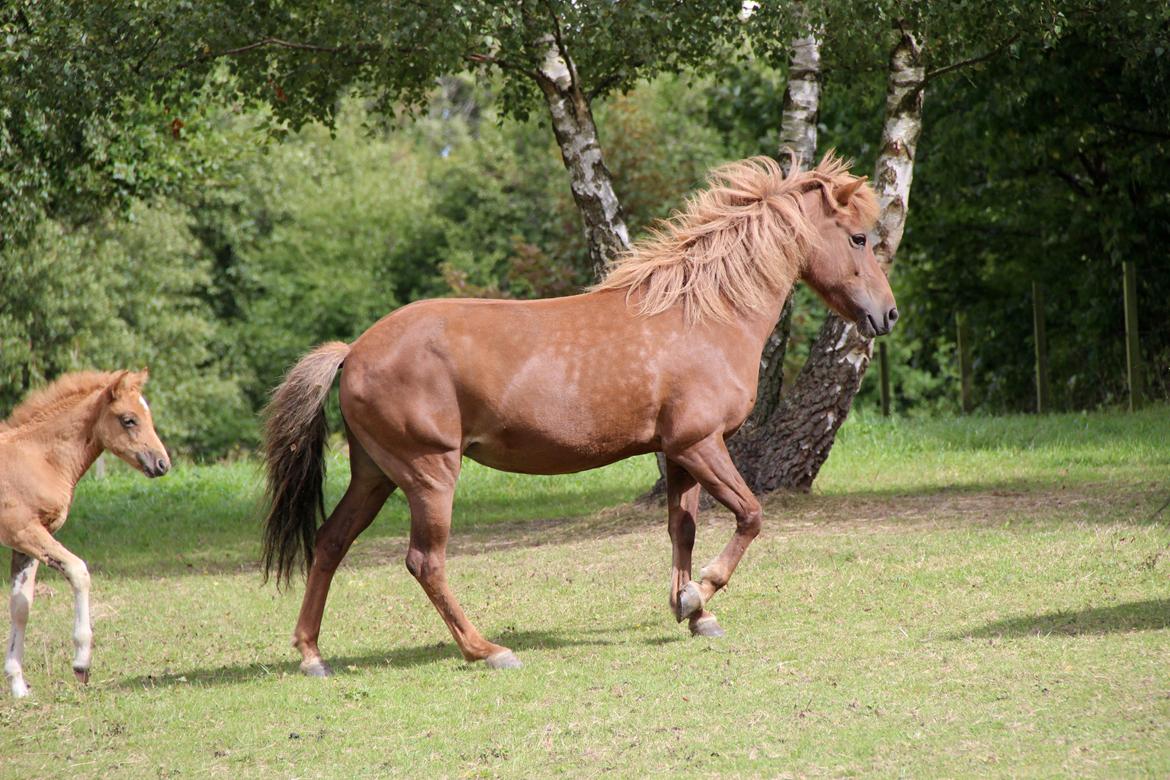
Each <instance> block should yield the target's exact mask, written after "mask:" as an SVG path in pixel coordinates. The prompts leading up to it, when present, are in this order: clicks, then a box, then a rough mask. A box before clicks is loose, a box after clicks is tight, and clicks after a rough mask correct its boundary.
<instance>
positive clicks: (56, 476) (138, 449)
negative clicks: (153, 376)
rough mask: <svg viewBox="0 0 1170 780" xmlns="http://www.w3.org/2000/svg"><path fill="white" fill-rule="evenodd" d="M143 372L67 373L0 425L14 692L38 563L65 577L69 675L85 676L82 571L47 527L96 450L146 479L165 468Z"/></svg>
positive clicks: (20, 684)
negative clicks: (69, 595) (69, 594)
mask: <svg viewBox="0 0 1170 780" xmlns="http://www.w3.org/2000/svg"><path fill="white" fill-rule="evenodd" d="M146 379H147V373H146V371H141V372H137V373H133V372H130V371H118V372H114V373H108V372H97V371H94V372H80V373H75V374H66V375H65V376H63V377H61V378H60V379H58V380H57V381H56V382H53V383H52V384H50V385H49V386H47V387H45V388H43V389H41V390H39V391H37V392H35V393H33V394H32V395H31V396H29V398H28V399H27V400H26V401H25V402H24V403H22V404H21V405H20V406H18V407H16V409H14V410H13V411H12V414H11V415H10V416H9V417H8V419H7V420H5V421H4V422H3V423H0V544H2V545H4V546H5V547H11V548H12V580H13V582H12V598H11V600H10V602H9V611H10V612H11V615H12V633H11V635H10V636H9V638H8V653H7V656H6V657H5V659H4V672H5V674H7V675H8V679H9V681H10V683H11V686H12V695H13V696H16V697H22V696H27V695H28V692H29V689H28V685H27V684H26V683H25V681H24V669H23V666H22V663H23V660H24V632H25V627H26V626H27V625H28V613H29V610H30V609H31V608H32V602H33V591H34V586H35V583H36V577H37V565H38V564H40V563H44V564H45V565H46V566H49V567H51V568H54V569H56V570H57V571H59V572H61V573H62V574H64V575H65V579H67V580H69V585H70V586H71V587H72V588H73V607H74V618H73V646H74V648H75V650H76V655H74V657H73V672H74V674H76V675H77V679H78V680H80V681H81V682H83V683H84V682H89V663H90V652H91V649H92V646H93V628H92V626H91V625H90V619H89V569H87V568H86V565H85V562H84V561H83V560H81V559H80V558H78V557H77V556H76V555H74V554H73V553H71V552H69V550H67V549H65V547H64V546H63V545H62V544H61V543H60V542H58V541H57V540H56V539H54V538H53V534H55V533H56V532H57V530H58V529H60V528H61V526H62V525H64V524H65V518H66V516H67V515H68V514H69V505H70V504H72V503H73V490H74V488H75V487H76V486H77V481H78V480H79V479H81V476H82V475H83V474H85V472H86V471H88V470H89V467H90V466H91V465H93V462H94V461H95V460H96V459H97V456H98V455H101V454H102V451H103V450H109V451H111V452H113V453H114V454H115V455H117V456H118V457H119V458H121V459H122V460H124V461H126V462H127V463H129V464H130V465H131V466H133V467H134V468H136V469H138V470H140V471H142V472H143V473H144V474H146V476H148V477H160V476H162V475H163V474H166V473H167V470H168V469H170V464H169V463H168V462H167V453H166V449H165V448H164V447H163V444H162V442H161V441H159V439H158V435H157V434H156V433H155V432H154V421H153V419H152V418H151V416H150V408H149V407H148V406H147V404H146V399H145V398H144V397H143V396H142V386H143V385H144V384H145V383H146Z"/></svg>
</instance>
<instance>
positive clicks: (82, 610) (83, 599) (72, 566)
mask: <svg viewBox="0 0 1170 780" xmlns="http://www.w3.org/2000/svg"><path fill="white" fill-rule="evenodd" d="M17 543H18V544H19V545H20V547H21V549H23V550H24V551H25V553H26V554H28V555H31V556H33V557H35V558H37V559H38V560H39V561H41V562H42V563H44V564H45V565H46V566H48V567H50V568H53V569H56V570H57V571H59V572H61V573H62V574H64V575H65V579H67V580H69V585H70V586H71V587H72V588H73V648H74V651H75V652H74V655H73V673H74V674H75V675H77V679H78V680H80V681H81V682H83V683H87V682H89V664H90V657H91V655H92V653H93V625H92V623H91V622H90V617H89V569H88V568H86V565H85V561H83V560H81V559H80V558H78V557H77V556H76V555H74V554H73V553H71V552H69V550H67V549H66V548H65V545H63V544H61V543H60V542H58V541H57V540H56V539H54V538H53V535H52V534H50V533H49V532H48V530H47V529H46V528H45V527H44V526H42V525H39V524H34V525H32V526H31V527H29V528H27V529H26V530H25V531H24V532H23V533H21V534H19V535H17Z"/></svg>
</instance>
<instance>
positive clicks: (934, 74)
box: [923, 33, 1020, 83]
mask: <svg viewBox="0 0 1170 780" xmlns="http://www.w3.org/2000/svg"><path fill="white" fill-rule="evenodd" d="M1019 39H1020V34H1019V33H1016V34H1015V35H1013V36H1012V37H1010V38H1008V39H1007V40H1006V41H1004V42H1003V43H1001V44H1000V45H999V46H996V47H995V48H994V49H991V50H990V51H986V52H984V53H983V54H980V55H979V56H978V57H971V58H970V59H966V60H959V61H958V62H952V63H951V64H950V65H944V66H942V67H941V68H938V69H937V70H932V71H931V72H930V73H927V74H926V78H925V79H924V80H923V82H924V83H925V82H929V81H931V80H932V79H936V78H938V77H939V76H943V75H946V74H947V73H950V72H951V71H955V70H960V69H962V68H967V67H970V66H971V65H978V64H979V63H981V62H987V60H989V59H991V58H992V57H995V56H996V55H997V54H999V53H1000V52H1002V51H1003V50H1004V49H1006V48H1007V47H1009V46H1011V45H1012V44H1013V43H1015V42H1016V41H1018V40H1019Z"/></svg>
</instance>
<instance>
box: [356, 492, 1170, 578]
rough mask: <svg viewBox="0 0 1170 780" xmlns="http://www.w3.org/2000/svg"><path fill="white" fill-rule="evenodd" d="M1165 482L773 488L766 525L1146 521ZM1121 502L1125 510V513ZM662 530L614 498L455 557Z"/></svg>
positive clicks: (393, 553) (364, 561)
mask: <svg viewBox="0 0 1170 780" xmlns="http://www.w3.org/2000/svg"><path fill="white" fill-rule="evenodd" d="M1164 492H1165V489H1164V488H1163V487H1162V486H1160V485H1158V484H1157V483H1140V484H1133V485H1128V486H1118V485H1117V484H1088V485H1078V486H1076V487H1070V488H1060V489H1044V490H1035V491H1024V490H1001V489H989V490H970V489H963V490H953V491H951V490H944V491H938V492H934V493H928V494H922V493H915V494H907V495H894V494H888V493H881V494H851V495H846V496H819V495H815V494H812V495H810V494H775V495H772V496H769V497H768V498H766V499H765V501H764V513H765V520H764V534H765V535H767V536H775V535H786V534H873V533H887V532H890V531H909V532H915V531H928V530H932V529H937V528H955V527H981V526H983V527H985V526H993V525H999V524H1003V523H1013V522H1030V523H1035V522H1073V523H1094V522H1102V521H1105V522H1116V521H1118V520H1124V521H1129V522H1135V521H1136V522H1146V521H1149V520H1152V518H1150V515H1152V514H1153V512H1154V511H1155V510H1156V509H1157V507H1158V506H1159V505H1160V503H1161V501H1162V500H1163V498H1164V496H1163V494H1164ZM1119 512H1120V513H1121V516H1119ZM734 523H735V520H734V518H733V516H732V515H731V513H730V512H728V511H727V510H726V509H724V508H723V507H721V506H716V507H713V508H710V509H704V510H701V511H700V513H699V525H700V528H702V527H704V526H706V527H718V526H724V527H726V529H727V532H728V533H731V529H732V527H733V526H734ZM654 530H660V531H661V532H662V542H663V545H664V546H667V545H669V541H668V539H667V536H666V507H665V505H664V504H661V505H660V504H644V503H633V504H624V505H622V506H616V507H610V508H608V509H604V510H601V511H600V512H595V513H594V514H592V515H589V516H587V517H576V518H550V519H544V520H528V521H522V522H514V523H512V522H503V523H492V524H490V525H484V526H479V527H476V528H468V529H458V528H456V529H455V530H454V531H453V532H452V536H451V541H450V544H449V546H448V553H449V555H451V556H452V557H458V556H467V555H484V554H490V553H492V552H496V551H500V550H512V549H517V548H530V547H541V546H545V545H562V544H577V543H585V542H589V541H593V540H597V539H603V538H612V537H615V536H621V535H624V534H633V533H642V532H648V531H654ZM405 555H406V539H386V538H379V539H370V540H369V541H367V542H365V543H359V544H358V545H357V546H355V548H354V549H353V551H352V552H351V554H350V555H349V557H348V558H347V559H346V565H349V566H371V565H384V564H388V563H400V562H401V561H402V559H403V557H404V556H405Z"/></svg>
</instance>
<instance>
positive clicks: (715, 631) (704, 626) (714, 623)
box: [691, 615, 727, 639]
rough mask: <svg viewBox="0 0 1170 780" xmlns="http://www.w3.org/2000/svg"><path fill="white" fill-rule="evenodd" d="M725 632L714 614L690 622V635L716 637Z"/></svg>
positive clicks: (723, 634)
mask: <svg viewBox="0 0 1170 780" xmlns="http://www.w3.org/2000/svg"><path fill="white" fill-rule="evenodd" d="M726 634H727V632H726V631H724V630H723V626H721V625H719V621H718V620H716V619H715V616H714V615H708V616H707V617H702V618H699V619H698V620H695V621H692V622H691V636H705V637H709V638H711V639H718V638H719V637H721V636H725V635H726Z"/></svg>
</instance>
